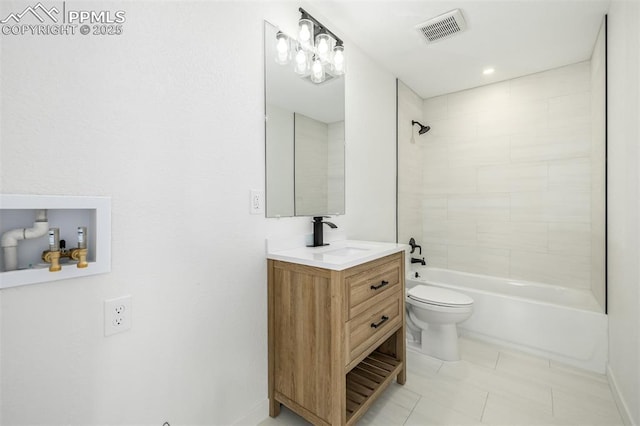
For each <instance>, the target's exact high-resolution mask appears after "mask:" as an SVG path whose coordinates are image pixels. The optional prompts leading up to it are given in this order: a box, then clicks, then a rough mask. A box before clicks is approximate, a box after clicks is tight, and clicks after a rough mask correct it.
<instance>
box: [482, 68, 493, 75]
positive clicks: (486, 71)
mask: <svg viewBox="0 0 640 426" xmlns="http://www.w3.org/2000/svg"><path fill="white" fill-rule="evenodd" d="M494 72H495V69H493V68H485V69H484V70H482V74H484V75H491V74H493V73H494Z"/></svg>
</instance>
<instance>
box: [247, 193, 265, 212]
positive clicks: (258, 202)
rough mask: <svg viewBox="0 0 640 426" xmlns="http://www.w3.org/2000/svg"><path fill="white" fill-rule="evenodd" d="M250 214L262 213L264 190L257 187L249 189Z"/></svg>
mask: <svg viewBox="0 0 640 426" xmlns="http://www.w3.org/2000/svg"><path fill="white" fill-rule="evenodd" d="M249 211H250V212H251V214H264V192H263V191H258V190H257V189H252V190H251V206H250V207H249Z"/></svg>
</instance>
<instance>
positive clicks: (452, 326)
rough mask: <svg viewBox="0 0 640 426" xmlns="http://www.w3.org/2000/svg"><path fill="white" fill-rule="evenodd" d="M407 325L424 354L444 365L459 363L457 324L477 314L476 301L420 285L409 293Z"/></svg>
mask: <svg viewBox="0 0 640 426" xmlns="http://www.w3.org/2000/svg"><path fill="white" fill-rule="evenodd" d="M406 305H407V317H408V318H407V325H408V329H409V331H410V332H411V334H412V335H413V337H414V340H415V341H416V342H419V343H420V351H421V352H422V353H424V354H426V355H429V356H431V357H434V358H438V359H441V360H443V361H458V360H459V359H460V354H459V351H458V330H457V324H458V323H460V322H462V321H464V320H466V319H467V318H469V317H470V316H471V314H472V313H473V299H472V298H471V297H469V296H467V295H466V294H462V293H458V292H455V291H452V290H447V289H444V288H440V287H433V286H428V285H417V286H415V287H413V288H411V289H409V290H408V291H407V297H406Z"/></svg>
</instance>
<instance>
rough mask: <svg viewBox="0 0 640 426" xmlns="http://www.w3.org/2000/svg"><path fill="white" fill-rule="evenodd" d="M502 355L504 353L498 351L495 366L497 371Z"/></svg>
mask: <svg viewBox="0 0 640 426" xmlns="http://www.w3.org/2000/svg"><path fill="white" fill-rule="evenodd" d="M501 354H502V352H500V351H498V356H497V357H496V363H495V364H494V365H493V369H494V370H497V369H498V362H499V361H500V355H501Z"/></svg>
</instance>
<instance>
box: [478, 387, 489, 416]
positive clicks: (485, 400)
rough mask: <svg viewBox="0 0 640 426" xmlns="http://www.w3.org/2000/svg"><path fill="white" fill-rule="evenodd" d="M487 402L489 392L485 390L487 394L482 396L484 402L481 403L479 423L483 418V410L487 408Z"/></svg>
mask: <svg viewBox="0 0 640 426" xmlns="http://www.w3.org/2000/svg"><path fill="white" fill-rule="evenodd" d="M487 402H489V392H487V396H486V397H485V398H484V404H483V405H482V414H480V423H482V420H484V411H485V410H486V409H487Z"/></svg>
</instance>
